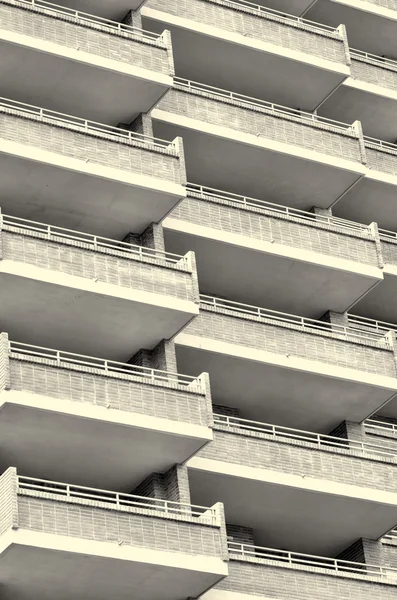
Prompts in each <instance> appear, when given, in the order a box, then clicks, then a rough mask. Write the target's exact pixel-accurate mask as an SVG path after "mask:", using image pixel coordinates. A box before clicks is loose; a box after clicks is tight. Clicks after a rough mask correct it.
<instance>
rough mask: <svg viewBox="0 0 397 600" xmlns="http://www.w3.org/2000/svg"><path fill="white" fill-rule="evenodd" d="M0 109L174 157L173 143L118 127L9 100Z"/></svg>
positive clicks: (2, 103)
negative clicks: (144, 147)
mask: <svg viewBox="0 0 397 600" xmlns="http://www.w3.org/2000/svg"><path fill="white" fill-rule="evenodd" d="M1 109H5V110H6V111H7V110H11V111H17V112H20V113H23V114H24V115H31V116H33V117H38V118H39V119H50V120H51V121H55V122H56V123H58V124H61V125H68V126H71V125H72V126H74V127H76V128H77V129H78V131H79V132H82V133H88V134H90V133H91V134H95V133H99V134H103V135H105V136H108V137H110V138H112V139H115V140H124V141H127V142H130V143H133V142H135V143H136V142H138V143H141V144H142V145H145V146H150V148H153V147H154V148H158V149H161V150H164V149H166V150H168V152H169V153H172V154H174V155H176V149H175V144H174V142H169V141H166V140H162V139H160V138H154V137H151V136H149V135H144V134H143V133H137V132H136V131H130V130H128V129H121V128H120V127H113V126H112V125H105V124H103V123H97V122H96V121H89V120H87V119H82V118H80V117H73V116H71V115H66V114H64V113H60V112H56V111H54V110H48V109H46V108H40V107H38V106H33V105H32V104H26V103H25V102H17V101H16V100H10V99H8V98H0V110H1Z"/></svg>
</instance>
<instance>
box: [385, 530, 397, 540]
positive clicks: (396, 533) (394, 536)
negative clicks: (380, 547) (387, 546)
mask: <svg viewBox="0 0 397 600" xmlns="http://www.w3.org/2000/svg"><path fill="white" fill-rule="evenodd" d="M381 541H382V542H383V541H385V542H387V541H390V542H395V543H397V529H392V530H391V531H389V533H387V534H386V535H384V536H383V538H381Z"/></svg>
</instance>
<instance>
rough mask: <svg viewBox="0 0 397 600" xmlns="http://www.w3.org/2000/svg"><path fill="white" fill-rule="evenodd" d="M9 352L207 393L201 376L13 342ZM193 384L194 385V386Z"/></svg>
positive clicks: (10, 342) (110, 374) (10, 344)
mask: <svg viewBox="0 0 397 600" xmlns="http://www.w3.org/2000/svg"><path fill="white" fill-rule="evenodd" d="M9 352H10V355H11V356H12V355H13V354H23V355H26V356H31V357H36V358H44V359H48V360H54V361H55V362H56V363H57V364H58V365H62V364H64V363H67V364H71V365H78V366H81V367H91V368H92V369H99V370H101V371H103V372H104V373H106V374H107V375H108V376H112V374H115V373H121V374H124V375H131V376H134V377H142V378H144V379H149V380H151V381H162V382H166V383H176V384H178V385H182V386H186V387H188V388H189V390H191V391H197V392H199V393H205V387H204V382H203V381H202V378H201V377H200V376H198V377H193V376H191V375H181V374H180V373H172V372H169V371H162V370H160V369H150V368H148V367H140V366H137V365H130V364H128V363H122V362H118V361H115V360H107V359H104V358H97V357H94V356H87V355H85V354H75V353H73V352H64V351H63V350H54V349H53V348H46V347H44V346H35V345H32V344H25V343H22V342H15V341H11V340H10V341H9ZM192 384H194V385H193V386H192Z"/></svg>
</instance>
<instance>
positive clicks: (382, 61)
mask: <svg viewBox="0 0 397 600" xmlns="http://www.w3.org/2000/svg"><path fill="white" fill-rule="evenodd" d="M349 50H350V56H352V57H353V58H355V57H356V58H364V59H368V60H370V61H372V62H376V63H377V64H379V66H383V67H385V66H387V65H391V66H393V67H395V68H397V60H394V59H393V58H386V57H383V56H379V55H377V54H371V53H370V52H364V51H363V50H357V48H349Z"/></svg>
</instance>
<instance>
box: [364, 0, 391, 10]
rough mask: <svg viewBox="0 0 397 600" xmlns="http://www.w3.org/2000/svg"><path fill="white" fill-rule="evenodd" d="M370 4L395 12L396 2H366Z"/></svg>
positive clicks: (386, 0)
mask: <svg viewBox="0 0 397 600" xmlns="http://www.w3.org/2000/svg"><path fill="white" fill-rule="evenodd" d="M367 2H370V4H377V5H378V6H382V7H383V8H390V10H397V0H367Z"/></svg>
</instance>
